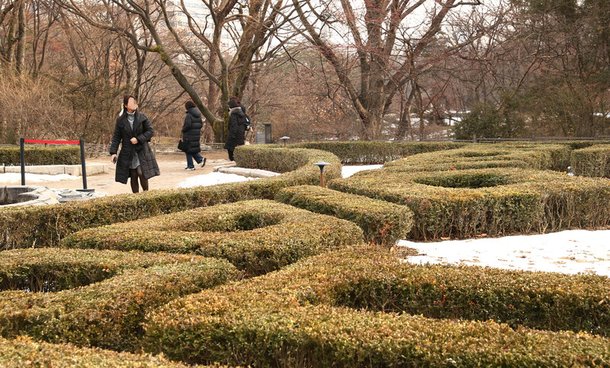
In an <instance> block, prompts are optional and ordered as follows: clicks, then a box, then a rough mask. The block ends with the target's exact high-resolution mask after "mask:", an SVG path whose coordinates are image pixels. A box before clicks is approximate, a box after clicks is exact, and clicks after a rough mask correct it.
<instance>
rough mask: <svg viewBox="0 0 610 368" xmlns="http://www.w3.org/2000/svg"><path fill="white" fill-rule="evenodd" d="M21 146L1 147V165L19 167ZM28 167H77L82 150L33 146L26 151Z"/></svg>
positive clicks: (70, 147) (26, 147)
mask: <svg viewBox="0 0 610 368" xmlns="http://www.w3.org/2000/svg"><path fill="white" fill-rule="evenodd" d="M19 156H20V150H19V146H0V165H5V166H18V165H20V164H21V160H20V158H19ZM24 156H25V164H26V165H76V164H80V148H79V147H78V146H51V147H44V146H31V145H26V146H25V149H24Z"/></svg>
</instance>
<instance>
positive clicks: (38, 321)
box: [0, 249, 241, 351]
mask: <svg viewBox="0 0 610 368" xmlns="http://www.w3.org/2000/svg"><path fill="white" fill-rule="evenodd" d="M33 252H40V253H41V255H44V254H45V252H44V251H41V250H38V249H36V250H33ZM3 253H4V252H3ZM75 253H77V252H75ZM82 253H83V259H87V258H90V257H91V256H94V255H95V253H96V252H92V251H82ZM97 253H98V254H100V255H101V254H103V252H100V251H97ZM156 256H157V258H158V261H157V264H156V265H151V266H150V267H148V268H135V269H126V270H123V271H122V272H120V273H118V274H117V275H115V276H114V277H110V278H108V279H105V280H103V281H101V282H96V283H93V284H90V285H88V286H83V287H78V288H75V289H70V290H63V291H59V292H49V293H29V292H24V291H5V292H0V336H2V337H15V336H18V335H23V334H27V335H30V336H32V337H35V338H38V339H43V340H47V341H50V342H61V343H64V342H69V343H73V344H77V345H79V346H96V347H103V348H110V349H115V350H128V351H136V350H138V348H139V347H140V344H141V336H142V333H143V331H142V327H141V324H142V322H143V319H144V315H145V313H146V312H147V311H150V310H152V309H154V308H156V307H159V306H161V305H163V304H165V303H167V302H168V301H170V300H172V299H174V298H177V297H179V296H183V295H187V294H190V293H194V292H198V291H201V290H202V289H204V288H208V287H213V286H216V285H219V284H223V283H225V282H228V281H231V280H235V279H237V278H239V277H240V276H241V275H240V273H239V272H237V270H236V269H235V268H234V267H233V266H232V265H231V264H229V263H228V262H227V261H224V260H220V259H210V258H203V257H197V256H189V257H184V256H182V257H176V256H175V255H162V254H156ZM134 257H136V259H137V255H135V254H134ZM144 258H146V256H144ZM102 260H103V259H102ZM140 262H141V261H140ZM42 263H43V264H44V262H42ZM135 263H138V262H137V261H136V262H135ZM132 266H135V264H132ZM66 272H68V271H66ZM75 272H78V270H75Z"/></svg>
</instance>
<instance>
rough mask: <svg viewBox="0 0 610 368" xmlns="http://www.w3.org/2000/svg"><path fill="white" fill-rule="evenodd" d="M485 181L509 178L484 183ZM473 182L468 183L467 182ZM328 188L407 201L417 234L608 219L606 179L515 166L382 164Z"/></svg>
mask: <svg viewBox="0 0 610 368" xmlns="http://www.w3.org/2000/svg"><path fill="white" fill-rule="evenodd" d="M481 183H487V184H490V183H491V184H504V185H495V186H484V187H479V186H480V184H481ZM469 184H470V185H471V187H469ZM329 187H330V188H332V189H335V190H339V191H342V192H347V193H354V194H359V195H364V196H367V197H370V198H375V199H381V200H386V201H388V202H393V203H397V204H401V205H407V206H408V207H409V208H410V209H411V210H412V211H413V213H414V214H415V216H414V225H413V228H412V231H411V234H410V235H409V238H412V239H439V238H442V237H451V238H467V237H471V236H474V235H477V234H481V233H485V234H488V235H494V236H496V235H505V234H510V233H528V232H545V231H554V230H560V229H569V228H581V229H582V228H596V227H605V226H608V225H610V206H600V205H599V204H600V203H609V202H610V184H609V183H608V181H607V180H606V179H592V178H583V177H570V176H568V175H566V174H565V173H556V172H552V171H538V170H526V169H513V168H494V169H481V170H457V171H444V172H440V171H438V172H414V173H409V172H404V171H393V170H386V169H382V170H381V171H379V170H376V171H369V172H362V173H358V174H356V175H354V176H352V177H350V178H348V179H337V180H334V181H331V182H330V183H329Z"/></svg>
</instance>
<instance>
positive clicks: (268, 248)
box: [62, 200, 363, 275]
mask: <svg viewBox="0 0 610 368" xmlns="http://www.w3.org/2000/svg"><path fill="white" fill-rule="evenodd" d="M362 239H363V235H362V230H360V228H358V226H356V225H355V224H353V223H351V222H348V221H345V220H340V219H338V218H334V217H330V216H325V215H319V214H315V213H312V212H309V211H304V210H301V209H297V208H294V207H291V206H287V205H285V204H280V203H276V202H272V201H265V200H255V201H244V202H237V203H232V204H225V205H218V206H212V207H205V208H197V209H193V210H189V211H184V212H177V213H172V214H168V215H163V216H156V217H151V218H147V219H142V220H137V221H132V222H126V223H118V224H114V225H110V226H104V227H99V228H90V229H85V230H82V231H80V232H77V233H75V234H72V235H70V236H68V237H67V238H66V239H64V240H63V241H62V245H63V246H65V247H71V248H98V249H114V250H141V251H147V252H157V251H165V252H176V253H196V254H199V255H204V256H207V257H217V258H225V259H227V260H228V261H229V262H231V263H232V264H234V265H235V267H237V268H238V269H240V270H244V271H246V272H247V274H249V275H260V274H264V273H267V272H270V271H274V270H277V269H279V268H281V267H283V266H285V265H287V264H290V263H294V262H296V261H297V260H299V259H300V258H303V257H307V256H311V255H314V254H319V253H322V252H325V251H327V250H331V249H336V248H340V247H345V246H348V245H351V244H353V243H356V242H360V241H362Z"/></svg>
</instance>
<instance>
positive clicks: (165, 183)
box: [36, 150, 229, 195]
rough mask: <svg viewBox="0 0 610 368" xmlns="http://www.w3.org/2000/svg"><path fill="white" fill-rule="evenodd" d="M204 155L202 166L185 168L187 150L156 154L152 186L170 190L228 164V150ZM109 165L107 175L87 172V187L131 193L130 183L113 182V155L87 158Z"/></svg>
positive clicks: (75, 183)
mask: <svg viewBox="0 0 610 368" xmlns="http://www.w3.org/2000/svg"><path fill="white" fill-rule="evenodd" d="M202 155H203V156H204V157H205V158H207V163H206V166H205V167H203V168H201V167H198V165H197V164H196V163H195V167H196V169H195V171H187V170H184V168H185V167H186V157H185V155H184V153H179V152H178V153H157V156H156V157H157V162H158V164H159V169H160V171H161V175H160V176H156V177H154V178H152V179H150V180H149V182H148V183H149V189H150V190H154V189H171V188H176V187H177V185H178V183H180V182H181V181H183V180H185V179H187V178H189V177H192V176H196V175H202V174H209V173H211V172H212V171H213V169H214V167H216V166H219V165H222V164H227V163H228V162H229V161H228V158H227V151H225V150H222V151H205V152H202ZM93 163H99V164H107V165H108V168H109V170H108V172H107V173H104V174H96V175H87V188H89V189H94V190H95V192H97V193H100V194H102V193H103V194H107V195H114V194H122V193H131V187H130V185H129V182H127V184H121V183H117V182H115V181H114V174H115V169H114V165H113V164H112V162H111V161H110V156H104V157H98V158H90V159H87V164H93ZM36 185H40V186H45V187H48V188H53V189H81V188H82V187H83V181H82V179H80V178H79V180H63V181H57V182H44V183H37V184H36Z"/></svg>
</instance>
